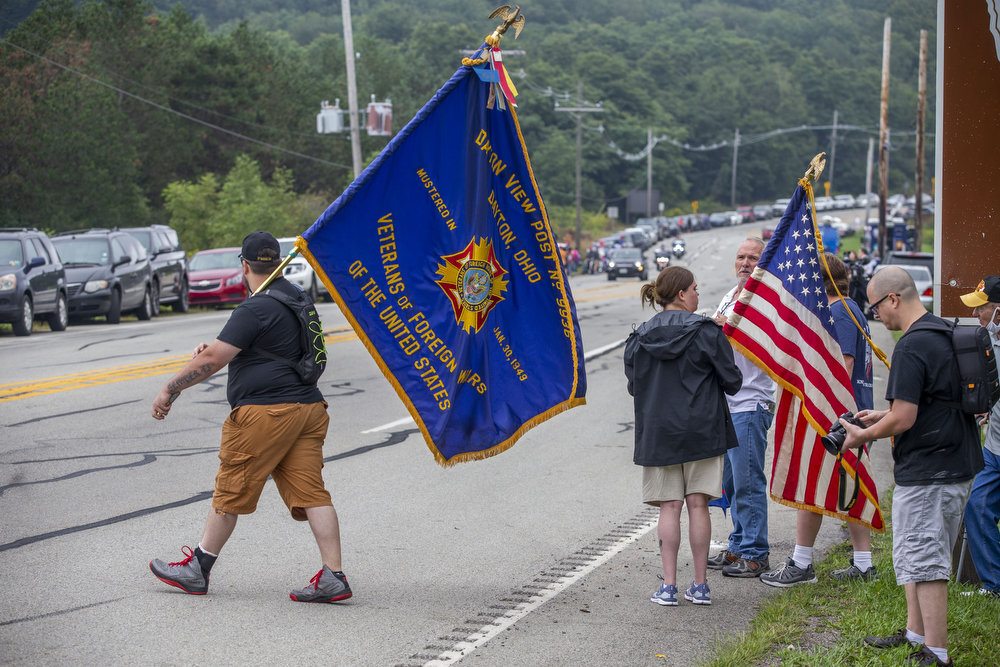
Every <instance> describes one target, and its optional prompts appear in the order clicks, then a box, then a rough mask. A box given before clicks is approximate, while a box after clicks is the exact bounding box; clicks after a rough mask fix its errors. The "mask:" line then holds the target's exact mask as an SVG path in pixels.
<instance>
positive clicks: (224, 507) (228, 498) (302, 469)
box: [212, 402, 333, 521]
mask: <svg viewBox="0 0 1000 667" xmlns="http://www.w3.org/2000/svg"><path fill="white" fill-rule="evenodd" d="M326 408H327V404H326V402H320V403H279V404H277V405H241V406H240V407H238V408H236V409H235V410H233V411H232V412H231V413H230V414H229V418H228V419H226V422H225V424H223V425H222V446H221V447H220V449H219V460H220V461H222V463H221V464H220V465H219V472H218V474H217V475H216V476H215V493H214V494H213V496H212V507H214V508H215V509H216V511H219V512H225V513H227V514H252V513H253V511H254V510H256V509H257V500H258V499H260V492H261V491H263V490H264V484H265V482H267V478H268V477H271V478H272V479H274V483H275V485H276V486H277V487H278V493H280V494H281V499H282V500H283V501H284V502H285V505H286V506H287V507H288V509H289V510H290V511H291V513H292V518H293V519H295V520H296V521H305V520H306V514H305V511H304V509H305V508H306V507H322V506H325V505H332V504H333V503H332V502H331V501H330V494H329V493H328V492H327V491H326V489H325V488H324V486H323V473H322V470H323V441H324V440H325V439H326V429H327V426H328V425H329V423H330V418H329V416H327V414H326Z"/></svg>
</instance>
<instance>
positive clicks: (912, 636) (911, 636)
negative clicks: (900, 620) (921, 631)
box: [906, 628, 924, 646]
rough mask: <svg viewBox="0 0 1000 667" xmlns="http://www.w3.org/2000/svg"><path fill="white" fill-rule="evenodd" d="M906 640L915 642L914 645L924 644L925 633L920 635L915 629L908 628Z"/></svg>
mask: <svg viewBox="0 0 1000 667" xmlns="http://www.w3.org/2000/svg"><path fill="white" fill-rule="evenodd" d="M906 641H908V642H910V643H911V644H913V645H914V646H916V645H917V644H923V643H924V636H923V635H918V634H917V633H916V632H914V631H913V630H910V629H909V628H906Z"/></svg>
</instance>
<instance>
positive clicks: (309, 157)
mask: <svg viewBox="0 0 1000 667" xmlns="http://www.w3.org/2000/svg"><path fill="white" fill-rule="evenodd" d="M0 42H3V43H4V44H7V45H8V46H12V47H14V48H15V49H17V50H19V51H23V52H25V53H27V54H29V55H32V56H34V57H36V58H38V59H39V60H43V61H45V62H47V63H49V64H50V65H54V66H56V67H58V68H60V69H64V70H66V71H67V72H72V73H73V74H76V75H77V76H79V77H82V78H84V79H86V80H88V81H91V82H93V83H96V84H98V85H101V86H104V87H105V88H110V89H111V90H113V91H115V92H117V93H120V94H122V95H127V96H128V97H131V98H132V99H135V100H138V101H140V102H143V103H145V104H149V105H150V106H154V107H156V108H157V109H161V110H163V111H166V112H168V113H172V114H174V115H175V116H180V117H181V118H186V119H187V120H190V121H193V122H195V123H198V124H199V125H204V126H205V127H209V128H211V129H213V130H217V131H219V132H224V133H226V134H228V135H231V136H234V137H238V138H240V139H244V140H246V141H249V142H251V143H255V144H258V145H260V146H264V147H266V148H271V149H273V150H276V151H281V152H283V153H288V154H290V155H294V156H296V157H300V158H302V159H304V160H312V161H313V162H319V163H320V164H325V165H328V166H331V167H341V168H343V169H350V168H351V167H349V166H347V165H346V164H340V163H337V162H330V161H329V160H323V159H321V158H318V157H313V156H312V155H306V154H305V153H299V152H298V151H293V150H291V149H290V148H283V147H281V146H276V145H274V144H269V143H267V142H266V141H261V140H260V139H254V138H253V137H248V136H246V135H245V134H240V133H239V132H234V131H233V130H227V129H226V128H224V127H220V126H218V125H214V124H212V123H209V122H208V121H204V120H201V119H200V118H195V117H194V116H190V115H188V114H186V113H182V112H180V111H177V110H175V109H171V108H170V107H167V106H164V105H162V104H159V103H157V102H153V101H152V100H147V99H146V98H144V97H140V96H138V95H136V94H135V93H130V92H129V91H127V90H124V89H122V88H119V87H117V86H113V85H111V84H110V83H107V82H105V81H101V80H100V79H96V78H94V77H92V76H90V75H89V74H84V73H83V72H80V71H78V70H75V69H73V68H72V67H67V66H66V65H63V64H62V63H58V62H56V61H54V60H51V59H49V58H46V57H45V56H42V55H39V54H37V53H35V52H34V51H29V50H28V49H26V48H24V47H23V46H18V45H17V44H14V43H13V42H10V41H8V40H7V39H4V38H3V37H0Z"/></svg>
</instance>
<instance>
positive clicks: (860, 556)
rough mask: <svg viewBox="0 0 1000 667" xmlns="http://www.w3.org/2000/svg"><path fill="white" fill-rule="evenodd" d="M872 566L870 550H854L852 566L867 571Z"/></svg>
mask: <svg viewBox="0 0 1000 667" xmlns="http://www.w3.org/2000/svg"><path fill="white" fill-rule="evenodd" d="M871 566H872V552H871V551H855V552H854V567H856V568H858V569H859V570H861V571H862V572H867V571H868V568H870V567H871Z"/></svg>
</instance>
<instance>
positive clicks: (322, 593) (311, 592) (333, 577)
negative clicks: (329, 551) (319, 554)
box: [288, 565, 354, 602]
mask: <svg viewBox="0 0 1000 667" xmlns="http://www.w3.org/2000/svg"><path fill="white" fill-rule="evenodd" d="M309 584H310V585H309V586H306V587H305V588H303V589H301V590H297V591H292V592H291V593H289V594H288V597H290V598H292V599H293V600H295V601H296V602H340V601H341V600H346V599H347V598H349V597H351V596H352V595H354V594H353V593H351V587H350V586H348V585H347V577H346V576H344V573H343V572H341V573H339V574H334V572H333V570H331V569H330V568H329V567H327V566H326V565H324V566H323V569H322V570H320V571H319V572H317V573H316V576H315V577H313V578H312V579H310V580H309Z"/></svg>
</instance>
